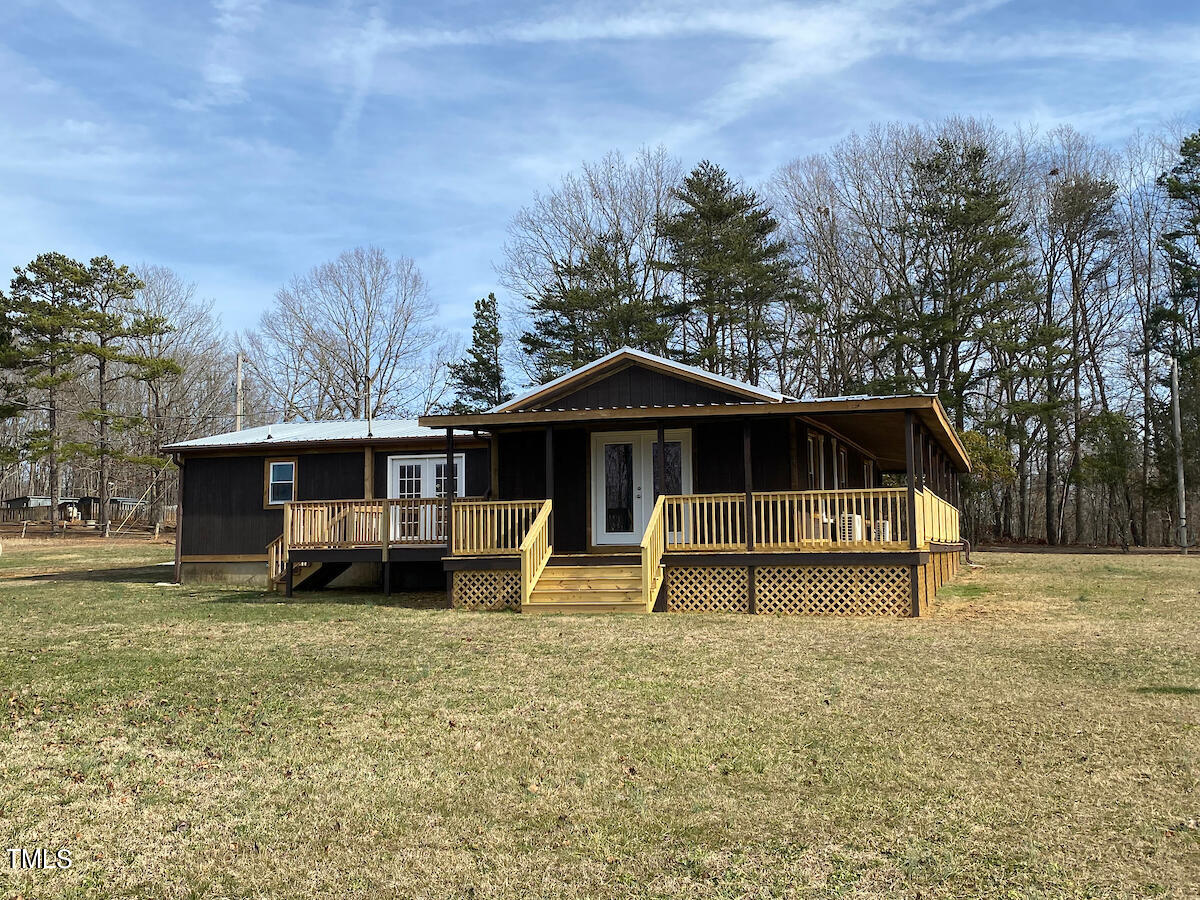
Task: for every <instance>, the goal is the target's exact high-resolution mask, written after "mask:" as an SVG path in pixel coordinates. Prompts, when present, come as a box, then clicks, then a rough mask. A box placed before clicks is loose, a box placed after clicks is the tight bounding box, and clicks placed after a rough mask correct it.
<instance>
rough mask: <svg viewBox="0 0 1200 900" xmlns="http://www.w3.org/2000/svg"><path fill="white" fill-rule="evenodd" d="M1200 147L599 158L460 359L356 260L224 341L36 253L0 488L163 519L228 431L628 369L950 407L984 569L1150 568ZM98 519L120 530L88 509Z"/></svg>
mask: <svg viewBox="0 0 1200 900" xmlns="http://www.w3.org/2000/svg"><path fill="white" fill-rule="evenodd" d="M1198 235H1200V134H1197V135H1192V136H1190V137H1186V138H1185V137H1183V136H1182V135H1174V134H1169V133H1166V132H1164V133H1161V134H1152V135H1138V136H1136V137H1134V138H1133V139H1131V140H1130V141H1129V142H1128V143H1127V144H1126V145H1125V146H1123V147H1120V148H1117V149H1114V148H1110V147H1105V146H1102V145H1100V144H1099V143H1097V142H1096V141H1094V140H1092V139H1090V138H1089V137H1087V136H1086V135H1083V134H1080V133H1079V132H1076V131H1074V130H1072V129H1070V128H1067V127H1063V128H1058V129H1055V130H1054V131H1051V132H1049V133H1048V134H1044V135H1043V134H1037V133H1033V132H1029V131H1023V130H1017V131H1006V130H1002V129H999V128H996V127H995V126H993V125H991V124H989V123H984V122H978V121H975V120H972V119H949V120H946V121H943V122H939V123H933V124H924V125H910V124H883V125H879V126H876V127H873V128H871V129H869V130H867V131H866V132H865V133H863V134H857V135H852V136H850V137H848V138H846V139H845V140H843V141H841V142H839V143H838V144H837V145H835V146H834V147H832V148H831V149H830V150H828V151H827V152H825V153H821V154H817V155H814V156H810V157H806V158H802V159H797V160H793V161H791V162H789V163H787V164H785V165H782V166H780V167H779V168H778V169H777V170H776V171H775V172H774V173H773V174H772V176H771V177H770V178H768V179H766V181H765V182H764V183H762V184H760V185H755V186H751V185H747V184H745V183H743V182H741V181H739V180H737V179H736V178H735V177H734V176H732V175H731V174H730V173H729V172H727V171H726V170H725V169H723V168H722V167H721V166H720V165H718V164H716V163H714V162H711V161H703V162H701V163H699V164H697V165H695V166H694V167H692V168H691V169H690V170H687V169H685V167H684V166H683V164H682V163H681V162H680V161H679V160H677V159H676V158H674V157H673V156H671V155H670V154H669V153H668V152H667V151H666V150H665V149H663V148H658V149H643V150H641V151H639V152H638V153H637V154H635V155H634V156H633V157H628V158H627V157H625V156H622V155H621V154H619V153H616V152H613V153H609V154H607V155H606V156H604V157H602V158H601V159H599V160H597V161H595V162H591V163H585V164H584V165H583V166H582V167H581V168H580V169H579V170H578V171H575V172H570V173H567V174H565V175H564V176H563V177H562V179H561V180H560V182H559V183H558V184H556V185H554V186H553V187H551V188H550V189H548V190H546V191H545V192H542V193H538V194H537V195H535V196H534V197H533V199H532V200H531V202H530V203H529V204H528V205H526V206H525V207H524V208H522V209H521V210H519V211H518V212H517V213H516V215H515V216H514V217H513V219H512V221H511V222H510V225H509V229H508V237H507V239H506V241H505V243H504V246H503V248H502V250H501V256H500V260H499V262H498V265H497V275H498V280H499V286H500V287H502V288H504V289H506V291H507V298H506V301H505V302H504V303H502V302H501V301H500V300H499V299H497V296H496V294H495V293H492V294H489V295H488V296H487V297H484V298H481V299H480V300H478V301H477V302H476V304H475V316H474V326H473V329H472V334H471V339H470V342H469V344H468V345H467V347H466V348H465V349H463V348H462V347H461V346H460V345H459V344H458V343H457V342H456V341H455V340H454V338H453V336H447V335H446V334H445V331H444V329H440V328H439V327H438V325H437V308H436V306H435V305H434V303H433V302H432V301H431V299H430V293H429V288H428V285H427V284H426V282H425V279H424V278H423V276H422V275H421V273H420V271H419V270H418V268H417V266H416V265H415V263H414V262H413V261H412V260H411V259H408V258H405V257H392V256H389V255H388V254H387V253H385V252H384V251H383V250H381V249H378V248H359V249H355V250H351V251H348V252H346V253H343V254H341V255H340V256H339V257H338V258H337V259H335V260H332V261H330V262H327V263H324V264H321V265H318V266H316V267H314V268H312V269H311V270H309V271H308V272H306V273H304V274H301V275H297V276H296V277H294V278H293V279H291V280H290V281H289V282H288V283H287V284H285V285H284V286H283V287H281V288H280V290H279V291H278V292H277V293H276V295H275V297H274V298H273V300H272V302H271V303H269V304H268V306H267V308H266V309H265V310H264V312H263V314H262V316H261V318H260V321H259V323H258V326H257V327H256V328H252V329H249V330H247V331H245V332H244V333H241V334H232V335H231V334H228V333H226V331H225V330H224V328H223V327H222V325H221V322H220V320H219V319H218V317H217V316H216V315H215V314H214V312H213V305H212V303H211V301H200V300H198V299H197V298H196V289H195V287H194V286H192V285H188V284H186V283H185V282H184V281H183V280H182V279H180V278H179V277H178V276H177V275H176V274H175V273H173V272H170V271H169V270H167V269H164V268H162V267H157V266H153V265H142V266H133V267H131V268H127V267H125V266H121V265H118V264H117V263H115V262H113V261H111V260H108V259H107V258H106V257H98V258H96V259H93V260H91V261H89V262H87V263H81V262H78V261H74V260H71V259H69V258H67V257H65V256H62V255H61V254H43V255H42V256H39V257H38V258H37V259H36V260H34V261H32V262H31V263H29V264H27V265H25V266H21V267H18V268H17V269H16V270H15V273H14V278H13V279H12V281H11V283H10V286H9V289H8V290H7V291H6V292H0V297H2V304H3V311H4V316H3V330H2V331H0V353H2V360H0V364H2V367H3V370H4V385H5V394H4V402H5V404H6V406H5V409H4V415H5V418H4V425H3V427H4V443H3V456H2V458H0V485H2V486H3V491H4V493H5V495H6V496H8V495H13V494H21V493H30V494H33V493H41V492H44V493H46V494H48V495H50V494H54V493H55V491H56V490H57V491H58V492H60V493H62V492H66V493H71V494H75V495H79V494H85V493H87V494H92V493H94V494H95V495H96V496H102V497H103V496H107V493H111V492H112V491H117V492H119V493H122V494H124V495H127V496H135V497H142V496H144V497H146V498H147V499H148V500H150V501H151V502H152V503H155V504H158V505H160V506H161V505H163V504H165V503H167V502H169V500H170V496H171V491H173V480H172V472H171V467H170V465H169V463H167V462H166V461H164V460H163V458H162V455H161V447H162V446H164V445H165V444H167V443H170V442H171V441H174V440H180V439H183V438H186V437H193V436H197V435H200V434H207V433H213V432H216V431H222V430H227V429H229V428H232V427H233V425H234V417H233V411H234V405H235V404H234V397H233V394H234V389H235V386H234V385H233V384H232V373H233V372H234V370H235V368H236V364H235V358H236V356H237V355H239V354H240V356H241V357H242V360H243V361H244V370H245V380H244V383H243V384H242V385H241V390H242V395H243V397H244V408H245V411H246V416H245V422H246V424H248V425H253V424H262V423H265V422H268V421H277V420H313V419H327V418H363V417H368V416H411V415H417V414H420V413H422V412H425V411H428V410H433V409H453V410H458V411H468V410H478V409H486V408H488V407H490V406H493V405H495V404H496V403H499V402H501V401H503V400H504V399H506V398H507V397H508V396H511V393H512V389H513V388H514V387H516V386H519V385H523V384H535V383H542V382H545V381H547V380H549V379H551V378H554V377H557V376H558V375H561V374H562V373H563V372H565V371H568V370H570V369H572V368H575V367H577V366H579V365H582V364H584V363H587V362H589V361H591V360H594V359H596V358H599V357H600V356H603V355H604V354H606V353H609V352H611V351H612V350H615V349H617V348H619V347H621V346H625V345H630V346H634V347H639V348H642V349H645V350H648V351H651V352H654V353H658V354H661V355H664V356H667V357H671V358H674V359H679V360H681V361H684V362H687V363H690V364H694V365H699V366H701V367H703V368H705V369H707V370H709V371H712V372H716V373H719V374H723V375H728V376H732V377H735V378H739V379H744V380H747V381H749V382H751V383H754V384H760V385H765V386H770V387H773V388H777V389H779V390H781V391H783V392H785V393H787V394H790V395H793V396H833V395H850V394H888V393H909V392H920V393H929V394H936V395H938V396H940V397H941V398H942V400H943V403H944V404H945V406H946V408H947V410H948V412H949V414H950V416H951V419H952V421H953V423H954V425H955V427H956V428H957V429H958V430H959V431H960V433H961V434H962V435H963V439H964V441H965V442H966V443H967V445H968V448H969V450H970V452H971V454H972V458H973V460H974V461H975V464H976V472H975V474H974V475H973V476H972V477H971V478H970V479H968V484H967V492H966V495H965V500H964V506H965V509H964V512H965V514H966V523H967V528H968V531H969V533H970V535H971V536H972V537H974V538H975V539H977V540H989V539H1012V540H1037V541H1047V542H1049V543H1060V542H1070V541H1079V542H1090V543H1102V544H1113V543H1120V544H1126V545H1129V544H1155V543H1162V542H1165V541H1167V540H1169V538H1170V536H1171V528H1172V526H1173V523H1174V522H1175V521H1177V519H1178V516H1179V510H1178V509H1177V508H1176V505H1177V504H1176V502H1175V499H1174V492H1173V488H1172V486H1173V483H1174V482H1173V478H1174V475H1173V459H1174V451H1175V444H1174V439H1173V435H1172V430H1171V427H1170V416H1169V409H1168V404H1167V390H1166V385H1167V381H1166V378H1167V372H1168V361H1169V359H1171V358H1175V359H1177V360H1178V362H1179V366H1180V383H1181V400H1182V403H1181V406H1182V412H1183V422H1184V428H1183V430H1184V438H1183V453H1184V458H1185V466H1186V471H1187V477H1188V479H1189V481H1190V482H1191V483H1192V484H1197V483H1200V482H1198V477H1200V450H1198V448H1197V446H1196V444H1197V440H1196V436H1197V434H1198V433H1200V432H1198V430H1197V425H1198V424H1200V379H1198V376H1200V354H1198V352H1197V334H1198V332H1200V241H1198ZM105 509H107V507H105Z"/></svg>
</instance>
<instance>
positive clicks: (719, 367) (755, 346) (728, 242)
mask: <svg viewBox="0 0 1200 900" xmlns="http://www.w3.org/2000/svg"><path fill="white" fill-rule="evenodd" d="M675 196H676V199H677V200H678V201H679V202H680V204H681V209H680V210H679V211H678V212H677V213H676V214H675V215H673V216H672V217H671V218H670V219H669V220H668V221H667V222H666V223H665V225H664V227H663V234H664V235H665V237H666V238H667V242H668V246H669V248H670V258H669V261H668V262H667V263H666V264H665V265H666V266H667V267H668V268H670V269H671V270H672V271H674V272H675V273H676V274H677V275H678V277H679V279H680V293H681V296H682V297H683V300H684V304H685V306H686V308H687V309H689V310H690V318H689V322H688V327H689V331H690V332H691V333H690V335H689V338H688V343H689V344H690V346H689V347H688V350H687V352H686V353H685V354H684V355H685V356H686V357H687V359H688V361H690V362H694V363H696V364H698V365H700V366H703V367H704V368H706V369H708V370H709V371H712V372H717V373H721V374H725V375H732V376H734V377H738V378H743V379H745V380H747V381H749V382H751V383H752V384H757V383H758V381H759V378H760V377H761V375H762V372H763V368H764V352H763V348H764V345H765V344H766V342H767V341H768V340H769V339H770V337H771V335H772V325H771V318H770V316H769V311H770V310H771V308H772V307H773V306H774V305H775V304H777V303H780V302H784V301H788V300H791V299H794V298H795V297H796V295H797V294H798V290H799V287H798V283H797V282H796V279H795V277H794V274H793V269H792V263H791V260H790V259H789V257H788V247H787V243H786V242H785V241H783V240H780V239H779V238H778V237H777V235H776V232H777V231H778V229H779V223H778V221H777V220H776V219H775V217H774V216H773V215H772V214H771V211H770V209H769V208H768V207H767V205H766V204H765V203H764V202H763V201H762V200H761V199H760V198H759V197H758V195H757V194H756V193H755V192H754V191H750V190H745V189H743V188H742V187H741V186H740V185H738V184H737V183H736V182H735V181H734V180H733V179H732V178H730V177H729V173H727V172H726V171H725V170H724V169H723V168H721V167H720V166H718V165H716V164H715V163H712V162H709V161H708V160H705V161H703V162H701V163H700V164H699V165H698V166H696V168H694V169H693V170H692V171H691V172H690V173H689V174H688V176H687V177H686V178H685V179H684V180H683V184H682V185H681V186H680V188H679V189H678V190H676V192H675Z"/></svg>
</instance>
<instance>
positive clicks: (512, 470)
mask: <svg viewBox="0 0 1200 900" xmlns="http://www.w3.org/2000/svg"><path fill="white" fill-rule="evenodd" d="M497 440H498V441H499V447H498V449H497V453H498V455H499V457H500V497H499V499H501V500H544V499H545V497H546V435H545V432H543V431H542V430H541V429H538V430H536V431H513V432H509V433H508V434H500V435H498V436H497ZM555 480H557V478H556V479H555Z"/></svg>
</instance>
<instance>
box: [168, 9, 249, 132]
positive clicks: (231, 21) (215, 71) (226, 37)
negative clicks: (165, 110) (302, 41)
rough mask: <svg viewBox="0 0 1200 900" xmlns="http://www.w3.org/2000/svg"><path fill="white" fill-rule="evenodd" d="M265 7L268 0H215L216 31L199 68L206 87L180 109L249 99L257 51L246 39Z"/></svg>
mask: <svg viewBox="0 0 1200 900" xmlns="http://www.w3.org/2000/svg"><path fill="white" fill-rule="evenodd" d="M265 6H266V3H265V0H214V3H213V10H214V13H215V15H214V16H213V18H212V24H213V27H214V31H213V35H212V38H211V40H210V42H209V45H208V50H207V52H206V54H205V61H204V64H203V65H202V66H201V69H200V73H201V77H202V79H203V82H204V86H203V88H202V89H201V90H200V91H198V92H197V93H196V94H194V95H193V96H192V97H190V98H188V99H186V100H183V101H180V102H179V104H178V105H179V106H180V107H182V108H184V109H189V110H201V109H207V108H209V107H212V106H224V105H228V104H233V103H241V102H243V101H245V100H247V99H248V98H249V94H248V93H247V91H246V88H245V82H246V67H247V65H248V61H249V57H251V56H252V55H253V54H254V52H255V51H254V49H253V48H250V47H247V46H246V42H245V38H246V37H247V36H248V35H250V34H251V33H253V32H254V30H255V29H256V28H257V26H258V24H259V22H260V20H261V19H262V14H263V10H264V8H265Z"/></svg>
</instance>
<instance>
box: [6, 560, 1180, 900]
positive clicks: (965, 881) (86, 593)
mask: <svg viewBox="0 0 1200 900" xmlns="http://www.w3.org/2000/svg"><path fill="white" fill-rule="evenodd" d="M47 548H49V549H47ZM170 552H171V551H170V548H169V547H164V546H157V547H156V546H154V545H149V544H140V545H133V544H122V545H116V546H115V547H111V548H110V547H109V546H108V545H105V544H104V542H103V541H101V540H95V541H91V542H87V543H84V544H74V543H72V544H64V543H62V542H57V543H44V544H41V545H25V546H14V545H13V543H11V542H10V543H8V544H6V545H5V547H4V554H3V556H2V557H0V622H2V623H3V625H2V627H0V689H2V690H3V693H4V703H5V714H4V717H3V725H2V727H0V841H2V842H3V843H2V846H0V849H3V848H8V847H22V846H23V847H47V848H51V849H57V848H59V847H67V848H70V849H72V850H73V858H74V861H75V863H74V865H73V866H72V867H71V868H70V869H69V870H66V871H62V870H59V871H48V872H40V873H14V872H12V871H11V870H9V869H8V868H7V862H8V860H7V856H3V857H0V893H4V894H6V895H8V896H18V895H20V896H24V897H79V896H121V897H128V896H145V897H266V896H270V897H303V898H318V897H333V896H350V897H376V896H402V897H403V896H429V897H512V898H524V897H564V896H565V897H627V896H658V897H742V896H751V897H766V896H779V895H782V896H804V897H851V896H855V897H856V896H879V897H884V896H888V897H890V896H905V897H913V898H916V897H923V898H931V897H980V896H987V897H996V896H999V897H1027V896H1030V897H1032V896H1055V897H1058V896H1066V897H1110V896H1170V897H1185V896H1193V897H1194V896H1197V895H1198V894H1200V783H1198V782H1200V763H1198V759H1200V558H1192V559H1188V560H1183V559H1179V558H1173V557H1164V556H1150V557H1121V556H1039V555H1033V554H1014V555H1002V554H992V555H987V556H980V557H977V560H978V561H979V562H982V563H983V564H984V565H985V568H983V569H980V570H976V571H973V572H970V573H964V574H963V575H961V576H960V578H959V579H958V580H957V581H956V582H955V583H954V584H952V585H951V586H949V587H947V588H946V589H944V590H943V594H942V596H941V597H940V598H939V601H938V603H937V604H936V605H935V607H934V611H933V615H932V616H931V617H929V618H927V619H921V620H898V621H885V620H823V619H811V618H809V619H804V618H792V619H778V618H767V617H748V616H741V617H737V616H717V615H708V616H704V615H654V616H614V617H587V616H581V617H556V616H542V617H522V616H519V615H514V614H505V613H463V612H456V611H450V610H445V609H440V608H435V607H433V606H431V605H430V604H428V603H426V604H424V605H422V604H414V603H412V602H411V601H410V602H404V601H401V599H400V598H398V597H397V598H393V599H394V600H396V602H395V603H392V604H385V603H383V602H381V601H382V599H383V598H382V597H379V596H367V595H350V594H341V593H328V594H323V595H308V596H304V595H298V596H297V598H296V599H295V601H294V602H280V601H281V600H282V599H283V598H282V597H278V596H275V595H272V594H266V595H264V594H262V593H258V592H254V591H247V590H234V589H229V588H224V587H210V586H206V587H196V588H192V587H183V588H179V587H169V586H156V585H155V582H159V581H165V580H169V577H170V571H171V570H170V569H169V568H167V567H163V566H158V565H155V564H156V563H159V562H163V561H165V560H167V559H169V558H170ZM106 568H107V569H110V570H111V571H106V570H105V569H106ZM89 570H93V571H89Z"/></svg>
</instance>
